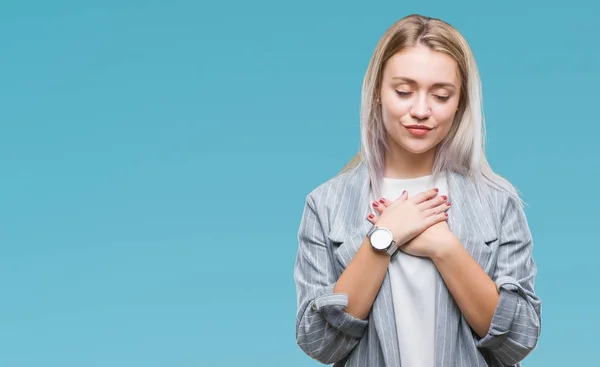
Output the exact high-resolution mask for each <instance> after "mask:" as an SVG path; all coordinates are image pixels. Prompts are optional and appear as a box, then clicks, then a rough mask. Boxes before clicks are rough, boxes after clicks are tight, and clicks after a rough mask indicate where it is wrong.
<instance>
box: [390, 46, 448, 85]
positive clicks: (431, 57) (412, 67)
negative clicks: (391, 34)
mask: <svg viewBox="0 0 600 367" xmlns="http://www.w3.org/2000/svg"><path fill="white" fill-rule="evenodd" d="M383 76H384V78H386V79H391V78H395V77H403V78H410V79H413V80H415V81H417V82H418V83H419V84H421V83H422V84H434V83H453V84H454V85H460V83H459V81H460V77H459V73H458V65H457V63H456V61H455V60H454V59H453V58H452V57H451V56H449V55H447V54H445V53H442V52H439V51H432V50H430V49H429V48H427V47H425V46H417V47H409V48H406V49H404V50H402V51H400V52H399V53H397V54H395V55H394V56H392V57H391V58H390V59H389V60H388V61H387V63H386V65H385V69H384V75H383Z"/></svg>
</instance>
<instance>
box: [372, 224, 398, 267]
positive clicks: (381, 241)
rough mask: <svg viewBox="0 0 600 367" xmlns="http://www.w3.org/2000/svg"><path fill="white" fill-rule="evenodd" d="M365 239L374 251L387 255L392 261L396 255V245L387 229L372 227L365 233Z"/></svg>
mask: <svg viewBox="0 0 600 367" xmlns="http://www.w3.org/2000/svg"><path fill="white" fill-rule="evenodd" d="M367 237H369V240H370V241H371V246H373V248H374V249H375V250H377V251H379V252H385V253H387V254H388V255H390V256H391V257H392V259H393V258H394V257H396V255H397V254H398V245H397V244H396V242H395V241H394V235H393V234H392V232H391V231H390V230H389V229H387V228H383V227H377V226H373V227H372V228H371V229H370V230H369V232H368V233H367Z"/></svg>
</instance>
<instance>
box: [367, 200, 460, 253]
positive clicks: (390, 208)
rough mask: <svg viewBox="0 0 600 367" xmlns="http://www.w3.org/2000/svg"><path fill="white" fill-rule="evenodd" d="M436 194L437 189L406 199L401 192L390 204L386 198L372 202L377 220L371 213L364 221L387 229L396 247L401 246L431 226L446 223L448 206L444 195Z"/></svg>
mask: <svg viewBox="0 0 600 367" xmlns="http://www.w3.org/2000/svg"><path fill="white" fill-rule="evenodd" d="M437 193H438V191H437V189H433V190H428V191H425V192H422V193H420V194H418V195H415V196H414V197H412V198H410V199H408V193H406V191H405V192H403V193H402V195H400V197H399V198H398V199H396V200H394V201H393V202H390V201H389V200H387V199H381V200H380V201H379V202H373V204H372V205H373V207H374V208H375V210H376V211H377V212H378V213H379V217H378V218H376V217H375V215H373V214H371V215H370V216H369V218H368V220H369V221H370V222H371V223H373V224H375V225H377V226H378V227H385V228H387V229H389V230H390V231H391V232H392V234H393V236H394V241H395V242H396V244H397V245H398V246H402V245H403V244H405V243H406V242H408V241H410V240H411V239H413V238H414V237H415V236H417V235H419V234H421V233H422V232H423V231H424V230H426V229H427V228H429V227H431V226H432V225H434V224H436V223H439V222H443V221H445V220H446V217H447V214H446V210H448V208H449V207H450V204H449V203H447V201H446V200H447V197H446V196H437Z"/></svg>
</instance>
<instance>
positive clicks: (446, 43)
mask: <svg viewBox="0 0 600 367" xmlns="http://www.w3.org/2000/svg"><path fill="white" fill-rule="evenodd" d="M417 45H424V46H426V47H429V48H430V49H431V50H433V51H438V52H443V53H445V54H447V55H449V56H451V57H452V58H453V59H454V60H455V61H456V63H457V64H458V72H459V75H460V78H461V98H460V101H459V104H458V110H457V112H456V115H455V119H454V121H453V124H452V127H451V129H450V131H449V133H448V136H447V137H446V138H445V139H444V140H442V141H441V142H440V144H439V145H438V147H437V149H436V156H435V163H434V167H433V173H434V174H436V173H440V172H444V171H454V172H458V173H460V174H463V175H465V176H467V177H469V178H470V179H472V180H473V181H474V182H475V183H476V184H480V183H485V184H488V185H491V186H493V187H495V188H497V189H499V190H502V191H505V192H507V193H508V194H509V195H511V196H512V197H514V198H516V199H517V200H518V201H519V202H521V200H520V197H519V193H518V191H517V190H516V189H515V188H514V186H513V185H512V184H511V183H509V182H508V181H507V180H506V179H504V178H502V177H501V176H499V175H498V174H496V173H495V172H494V171H493V170H492V168H491V167H490V165H489V163H488V161H487V159H486V157H485V150H484V143H485V124H484V116H483V106H482V95H481V80H480V77H479V71H478V69H477V64H476V63H475V57H474V56H473V53H472V51H471V48H470V47H469V45H468V43H467V41H466V40H465V39H464V37H463V36H462V35H461V34H460V33H459V32H458V31H457V30H456V29H455V28H454V27H452V26H451V25H450V24H448V23H446V22H444V21H442V20H439V19H436V18H430V17H425V16H421V15H418V14H413V15H409V16H407V17H404V18H402V19H400V20H398V21H397V22H396V23H394V24H393V25H392V26H391V27H390V28H389V29H388V30H387V31H386V32H385V34H384V35H383V36H382V37H381V39H380V40H379V42H378V44H377V47H376V48H375V51H374V53H373V56H372V57H371V61H370V63H369V66H368V68H367V72H366V74H365V77H364V81H363V86H362V101H361V111H360V130H361V149H360V151H359V153H358V154H357V155H355V156H354V157H353V158H352V160H350V162H348V164H347V165H346V166H345V167H344V168H343V169H342V171H341V172H340V173H343V172H346V171H348V170H350V169H352V168H354V167H356V166H358V165H359V164H360V163H362V162H365V163H366V164H367V165H368V167H369V174H370V179H371V187H372V189H373V191H374V193H375V194H376V195H379V194H380V185H381V180H382V178H383V170H384V160H385V151H386V149H387V145H386V141H387V139H386V138H385V135H386V131H385V128H384V125H383V120H382V116H381V108H380V107H379V104H378V102H377V100H378V98H379V93H380V89H381V80H382V74H383V70H384V67H385V64H386V62H387V61H388V60H389V59H390V58H391V57H392V56H393V55H395V54H396V53H398V52H400V51H402V50H403V49H405V48H407V47H413V46H417Z"/></svg>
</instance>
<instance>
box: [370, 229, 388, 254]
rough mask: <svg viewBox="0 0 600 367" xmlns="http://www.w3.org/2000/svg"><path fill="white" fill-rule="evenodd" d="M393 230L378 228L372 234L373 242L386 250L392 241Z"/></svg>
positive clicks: (380, 248)
mask: <svg viewBox="0 0 600 367" xmlns="http://www.w3.org/2000/svg"><path fill="white" fill-rule="evenodd" d="M392 239H393V236H392V232H390V231H389V230H387V229H385V228H378V229H376V230H375V231H374V232H373V233H372V234H371V244H372V245H373V247H375V248H376V249H378V250H385V249H386V248H388V246H389V245H390V244H391V243H392Z"/></svg>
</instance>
